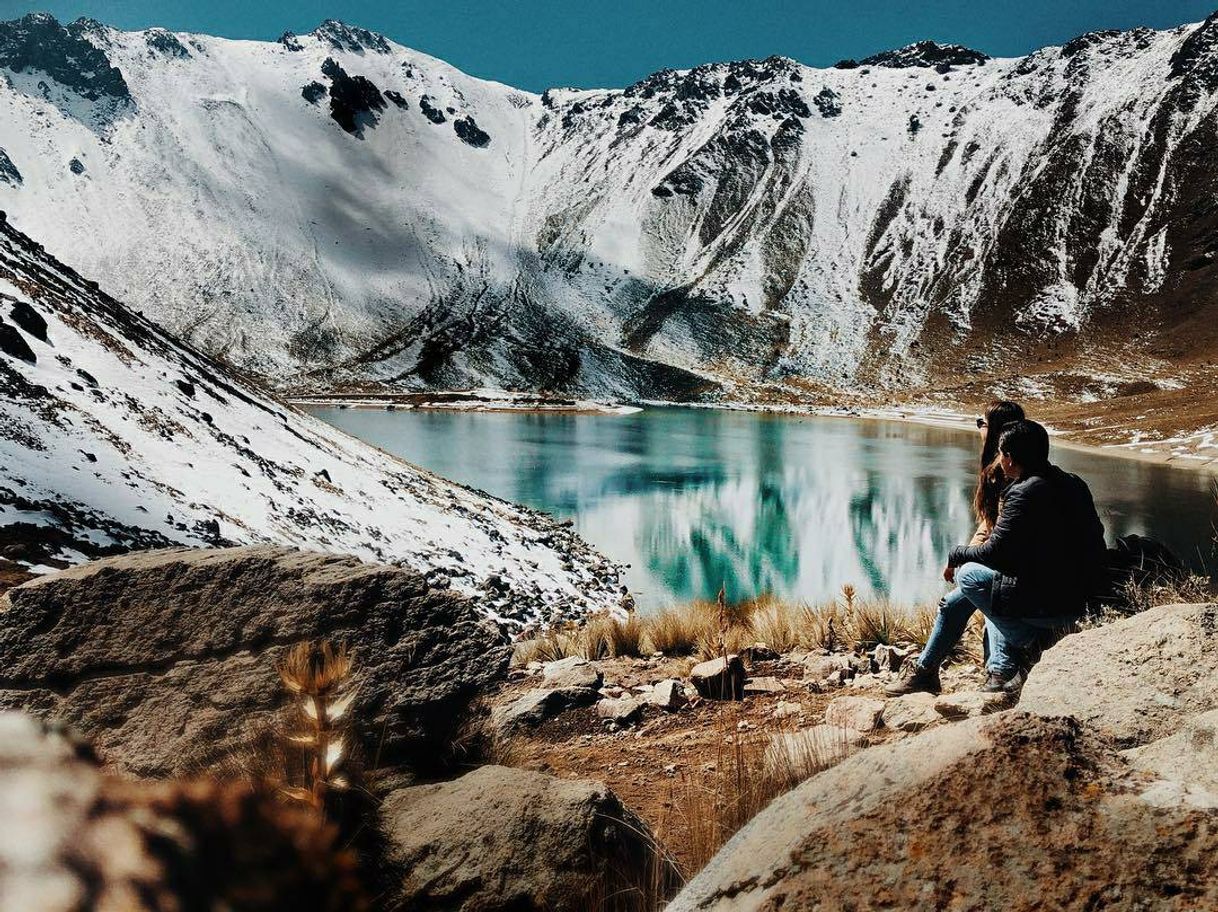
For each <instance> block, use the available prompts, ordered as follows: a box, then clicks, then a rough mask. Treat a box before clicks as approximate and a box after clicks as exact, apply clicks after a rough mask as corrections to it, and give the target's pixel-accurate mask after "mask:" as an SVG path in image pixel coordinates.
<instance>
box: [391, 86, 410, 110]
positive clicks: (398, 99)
mask: <svg viewBox="0 0 1218 912" xmlns="http://www.w3.org/2000/svg"><path fill="white" fill-rule="evenodd" d="M385 97H386V98H388V99H389V100H390V101H392V102H393V103H394V104H395V105H397V106H398V107H399V108H401V109H402V110H403V111H405V110H407V109H409V107H410V104H409V102H407V101H406V99H405V98H404V97H403V96H402V93H401V92H398V91H395V90H394V89H389V90H387V91H386V92H385Z"/></svg>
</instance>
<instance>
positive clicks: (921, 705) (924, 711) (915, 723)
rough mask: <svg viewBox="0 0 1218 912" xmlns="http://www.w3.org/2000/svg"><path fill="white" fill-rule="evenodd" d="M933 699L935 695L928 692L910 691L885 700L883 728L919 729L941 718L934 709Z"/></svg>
mask: <svg viewBox="0 0 1218 912" xmlns="http://www.w3.org/2000/svg"><path fill="white" fill-rule="evenodd" d="M935 700H936V697H935V695H934V694H928V693H911V694H905V696H903V697H893V698H892V699H890V700H885V701H884V712H883V715H882V716H881V721H882V722H883V723H884V727H885V728H891V729H893V730H894V731H903V732H915V731H921V730H922V729H924V728H926V727H927V726H929V725H934V724H935V723H936V722H939V721H940V720H941V719H942V717H941V716H940V715H939V713H937V712H936V711H935Z"/></svg>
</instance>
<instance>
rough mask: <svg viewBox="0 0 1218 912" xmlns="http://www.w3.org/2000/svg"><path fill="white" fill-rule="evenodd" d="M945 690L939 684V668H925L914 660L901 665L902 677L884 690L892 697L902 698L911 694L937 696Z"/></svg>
mask: <svg viewBox="0 0 1218 912" xmlns="http://www.w3.org/2000/svg"><path fill="white" fill-rule="evenodd" d="M941 690H943V686H942V685H941V684H940V683H939V670H938V669H937V668H923V667H922V666H921V665H919V664H918V663H917V661H915V660H914V659H912V658H911V659H910V660H909V661H907V662H905V663H903V664H902V665H901V676H900V677H899V678H897V679H896V680H895V681H893V682H892V683H891V684H889V685H888V686H887V687H885V688H884V693H886V694H888V696H890V697H902V696H904V695H905V694H911V693H931V694H937V693H939V692H940V691H941Z"/></svg>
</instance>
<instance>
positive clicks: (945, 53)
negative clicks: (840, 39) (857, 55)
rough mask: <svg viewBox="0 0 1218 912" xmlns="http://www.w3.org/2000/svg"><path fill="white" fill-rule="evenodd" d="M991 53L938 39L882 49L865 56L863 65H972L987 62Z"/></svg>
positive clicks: (895, 67) (895, 66) (898, 66)
mask: <svg viewBox="0 0 1218 912" xmlns="http://www.w3.org/2000/svg"><path fill="white" fill-rule="evenodd" d="M989 59H990V55H989V54H983V53H982V52H981V51H974V50H973V49H972V48H966V47H962V46H961V45H959V44H939V43H938V42H937V41H919V42H917V43H916V44H909V45H906V46H905V47H903V48H897V49H896V50H892V51H882V52H881V53H879V54H872V55H871V56H870V57H865V58H863V60H861V61H860V63H861V64H862V65H863V66H879V67H890V68H893V69H907V68H910V67H939V66H947V67H954V66H970V65H979V64H983V63H985V62H986V61H987V60H989Z"/></svg>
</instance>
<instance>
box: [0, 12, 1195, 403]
mask: <svg viewBox="0 0 1218 912" xmlns="http://www.w3.org/2000/svg"><path fill="white" fill-rule="evenodd" d="M1216 44H1218V20H1216V19H1215V18H1213V17H1211V19H1210V20H1207V21H1206V22H1204V23H1201V24H1199V25H1195V26H1183V27H1180V28H1177V29H1173V30H1169V31H1161V32H1156V31H1151V30H1148V29H1138V30H1134V31H1129V32H1103V33H1093V34H1090V35H1086V36H1083V37H1081V38H1079V39H1076V40H1074V41H1072V42H1069V43H1068V44H1066V45H1065V46H1063V47H1060V48H1056V47H1055V48H1046V49H1044V50H1042V51H1038V52H1036V53H1034V54H1032V55H1030V56H1028V57H1025V58H1019V59H1006V60H997V59H990V58H987V57H986V56H985V55H984V54H980V53H978V52H976V51H971V50H969V49H967V48H960V47H955V46H943V45H936V44H934V43H931V42H924V43H922V44H918V45H912V46H910V47H908V48H904V49H901V50H899V51H894V52H887V53H884V54H879V55H876V56H874V57H871V58H868V59H867V60H864V61H861V62H855V61H843V62H842V63H841V64H839V65H838V66H837V67H835V68H832V69H827V70H818V69H812V68H809V67H805V66H802V65H800V64H798V63H796V62H794V61H791V60H787V59H784V58H771V59H768V60H764V61H743V62H736V63H728V64H714V65H707V66H702V67H698V68H695V69H693V70H689V71H681V72H676V71H663V72H660V73H657V74H655V75H653V76H651V77H649V78H647V79H645V80H643V81H641V82H639V83H637V84H636V85H634V86H631V87H629V88H626V89H624V90H604V91H575V90H558V89H556V90H551V91H549V92H546V93H545V94H543V95H542V96H536V95H532V94H529V93H524V92H519V91H516V90H513V89H511V88H509V87H506V86H502V85H499V84H496V83H489V82H485V81H481V80H477V79H473V78H471V77H469V76H466V75H465V74H462V73H460V72H459V71H457V70H454V69H453V68H451V67H449V66H447V65H446V64H444V63H442V62H441V61H438V60H435V59H433V58H429V57H427V56H425V55H422V54H419V53H417V52H414V51H411V50H409V49H407V48H404V47H401V46H400V45H397V44H395V43H394V42H391V41H388V40H387V39H385V38H383V37H382V36H379V35H376V34H374V33H371V32H367V31H364V30H361V29H356V28H352V27H349V26H345V25H343V24H341V23H337V22H327V23H325V24H323V26H322V27H320V28H319V29H318V30H317V31H315V32H313V33H312V34H310V35H306V36H292V35H285V36H284V38H283V39H281V40H280V42H278V43H260V42H247V41H228V40H223V39H217V38H210V37H206V36H194V35H173V34H170V33H168V32H164V31H161V30H155V29H154V30H150V31H147V32H131V33H124V32H118V31H115V30H113V29H109V28H106V27H105V26H102V25H100V24H98V23H94V22H90V21H85V20H82V21H79V22H77V23H73V24H72V25H70V26H67V27H66V28H65V27H62V26H60V25H59V24H58V23H57V22H55V21H54V20H53V19H50V18H49V17H45V16H41V17H39V16H34V17H26V18H25V19H23V20H18V21H17V22H15V23H9V24H6V25H4V26H2V27H0V68H3V70H4V71H5V72H7V73H8V74H9V75H8V85H7V87H6V88H0V131H2V132H0V136H3V137H4V139H3V149H4V157H3V158H0V204H2V205H4V206H5V207H6V208H8V209H9V211H10V213H11V214H12V216H13V218H14V219H15V220H16V221H17V223H18V224H20V225H21V226H22V228H23V229H25V230H28V231H29V232H30V233H31V234H32V235H34V236H36V237H39V238H40V239H42V240H44V242H45V243H47V245H48V247H49V249H51V250H53V251H54V252H56V253H57V254H58V255H60V256H62V257H64V258H65V259H66V260H68V261H69V262H72V263H73V264H74V265H77V266H79V267H81V268H83V269H85V270H86V271H88V272H89V273H90V274H95V275H97V276H98V277H99V280H100V281H101V282H102V283H103V286H104V287H105V288H107V290H110V291H112V292H115V293H118V294H120V295H121V296H124V297H126V298H128V299H129V300H131V301H132V302H135V303H136V305H137V306H139V307H141V308H143V309H144V310H145V311H146V312H147V313H148V314H149V315H150V316H151V317H152V318H153V319H155V320H156V321H157V322H158V323H160V324H161V325H163V326H165V327H167V328H168V329H170V330H171V331H173V332H175V333H178V334H181V335H182V336H184V337H185V338H187V339H188V340H190V341H192V342H194V343H195V344H197V345H199V346H201V347H203V348H205V349H207V350H208V351H211V352H213V353H215V354H219V355H221V356H223V357H225V358H227V359H229V360H230V361H232V362H234V363H236V364H238V365H240V366H242V367H243V368H245V369H248V370H252V371H255V372H258V373H260V374H263V375H264V376H267V377H268V378H270V379H272V380H273V381H274V382H276V383H279V384H281V385H283V386H284V387H290V388H298V389H299V388H307V389H318V388H327V387H335V386H344V385H350V384H353V383H362V382H368V381H372V382H382V383H389V384H392V385H400V386H405V387H412V388H418V387H428V386H432V387H462V386H469V385H483V384H486V385H502V386H510V387H524V388H534V389H545V390H555V391H563V392H568V393H579V394H583V395H605V396H643V397H649V398H671V399H680V398H695V397H714V396H722V395H726V396H750V395H757V394H759V392H758V391H759V389H760V387H761V385H763V384H779V385H785V386H786V387H788V388H789V389H794V390H805V391H806V390H808V389H853V390H858V389H870V390H876V389H879V390H884V389H908V388H909V387H910V386H911V385H914V386H916V385H943V384H947V383H951V382H953V381H954V379H955V378H956V377H957V376H958V375H959V374H960V373H961V371H962V370H966V371H968V372H970V373H973V374H977V373H981V374H986V373H1010V372H1011V364H1012V362H1016V363H1027V362H1028V361H1031V362H1032V363H1037V364H1046V365H1049V366H1050V367H1060V368H1062V369H1063V370H1067V371H1069V370H1074V371H1076V372H1077V373H1078V376H1067V377H1066V379H1065V380H1063V381H1062V382H1063V383H1064V384H1065V386H1066V387H1069V389H1067V390H1066V391H1067V392H1070V390H1073V392H1074V393H1075V394H1076V395H1103V394H1104V393H1105V391H1107V390H1109V388H1110V387H1112V386H1113V384H1118V383H1119V382H1121V381H1122V380H1127V379H1129V377H1131V376H1134V375H1137V374H1141V373H1145V372H1146V371H1147V370H1151V369H1154V368H1155V367H1156V366H1157V367H1162V361H1163V359H1164V357H1170V358H1171V359H1173V360H1174V361H1176V362H1180V361H1181V359H1187V358H1190V357H1196V358H1198V359H1204V358H1205V357H1207V356H1208V355H1209V353H1210V352H1212V351H1213V349H1214V347H1215V342H1216V341H1218V340H1216V339H1215V335H1214V331H1213V330H1212V329H1211V328H1210V327H1211V324H1212V323H1213V321H1212V319H1211V317H1210V315H1209V310H1208V308H1209V302H1210V301H1211V300H1212V297H1213V291H1214V287H1213V286H1214V272H1213V255H1214V252H1215V250H1218V234H1216V230H1218V222H1216V216H1215V212H1214V209H1213V207H1212V205H1211V204H1210V203H1209V202H1208V201H1209V200H1212V199H1213V198H1214V195H1215V189H1218V188H1216V187H1215V180H1216V179H1218V170H1216V169H1215V167H1214V161H1213V154H1212V149H1213V148H1214V147H1215V140H1216V139H1218V136H1216V135H1215V129H1216V126H1218V123H1216V121H1215V98H1216V97H1215V89H1216V88H1218V76H1216V75H1215V74H1216V73H1218V47H1216ZM98 55H100V57H99V56H98ZM107 67H109V68H111V69H107ZM82 74H85V75H82ZM115 74H117V75H115ZM86 77H87V78H86ZM6 163H7V164H6ZM10 170H11V171H12V172H15V173H17V174H19V177H17V178H13V177H11V176H10V177H9V178H8V179H7V180H5V179H4V178H3V176H2V175H3V174H5V173H8V172H9V171H10ZM1131 320H1136V321H1137V326H1138V328H1139V330H1140V332H1139V333H1138V334H1137V335H1136V336H1131V334H1130V333H1129V332H1128V327H1129V325H1130V321H1131ZM1114 349H1115V350H1118V351H1119V353H1120V355H1119V359H1118V360H1117V361H1116V363H1115V364H1100V365H1098V366H1097V365H1096V364H1095V363H1093V362H1094V361H1095V354H1096V353H1097V352H1098V353H1100V354H1101V355H1107V356H1108V357H1109V358H1110V359H1111V352H1112V351H1113V350H1114ZM962 351H963V352H964V354H962V353H961V352H962ZM1079 365H1083V366H1082V367H1080V366H1079ZM1017 373H1018V371H1017ZM1071 384H1073V386H1071ZM1079 386H1081V387H1082V388H1083V392H1082V393H1079V391H1078V389H1077V388H1076V387H1079ZM1026 392H1029V393H1034V392H1035V390H1034V389H1031V388H1029V389H1028V390H1027V391H1026Z"/></svg>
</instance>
